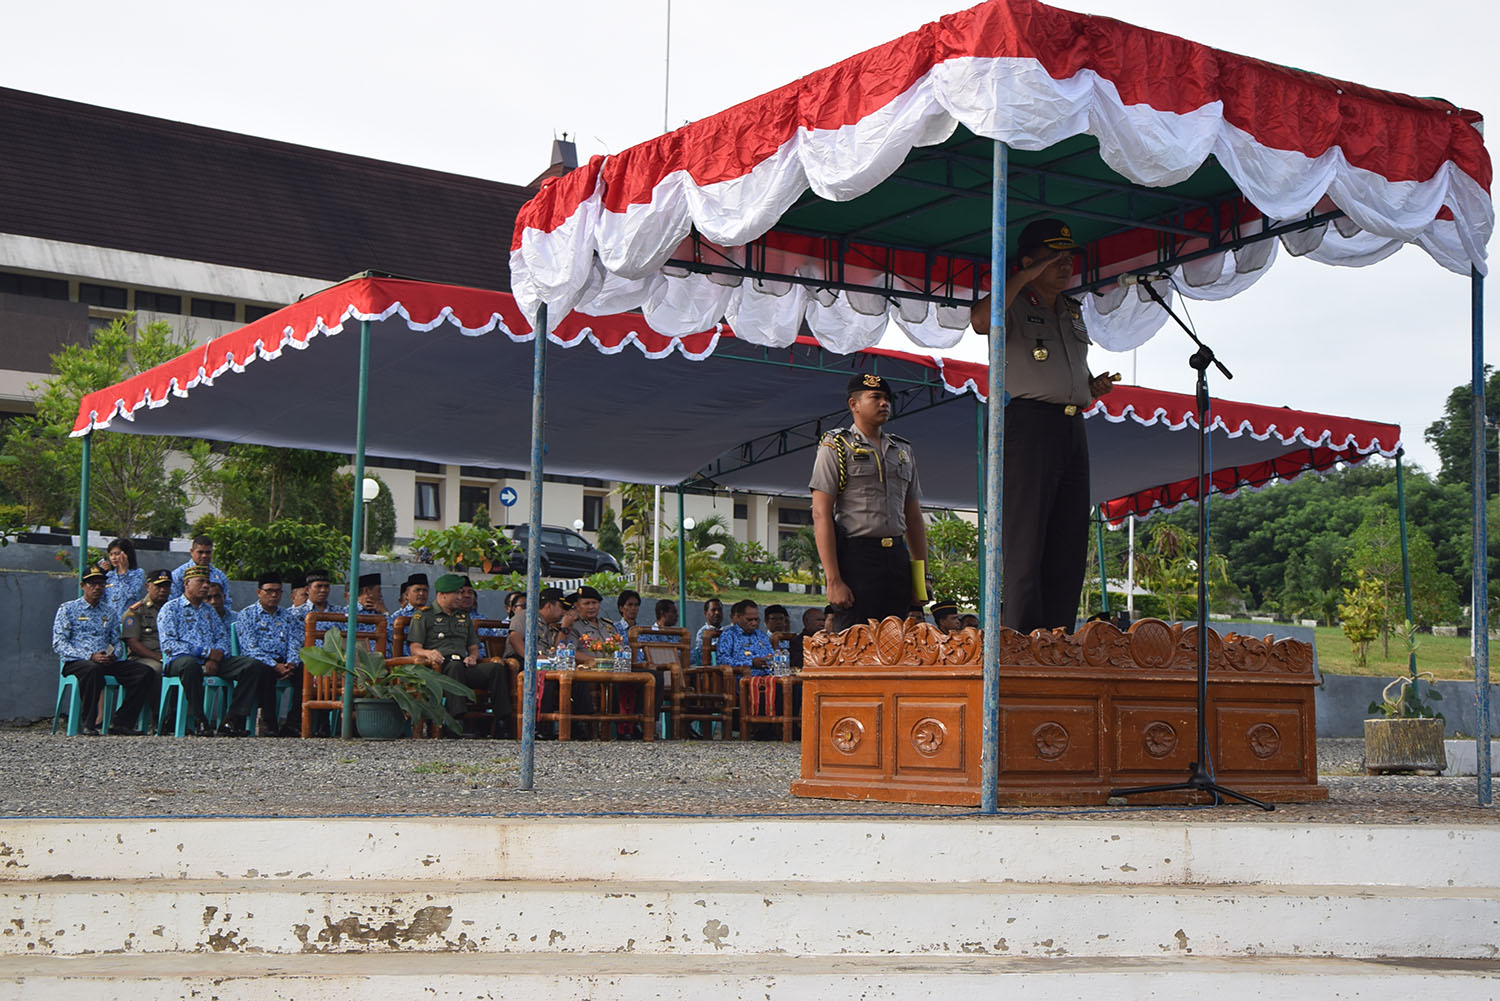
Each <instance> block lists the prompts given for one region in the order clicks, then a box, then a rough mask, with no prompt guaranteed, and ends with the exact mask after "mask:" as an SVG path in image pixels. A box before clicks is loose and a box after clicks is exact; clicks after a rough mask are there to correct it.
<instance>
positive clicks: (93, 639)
mask: <svg viewBox="0 0 1500 1001" xmlns="http://www.w3.org/2000/svg"><path fill="white" fill-rule="evenodd" d="M107 580H108V578H107V577H106V576H105V573H104V571H103V570H100V569H99V568H98V567H90V568H89V569H88V570H86V571H84V574H83V577H82V578H81V580H80V583H81V584H82V586H83V597H81V598H74V599H73V600H72V601H68V602H64V603H63V605H62V606H61V607H60V608H58V610H57V615H56V616H54V617H53V619H52V652H53V653H55V654H57V655H58V657H60V658H62V661H63V665H62V673H63V674H64V675H65V676H68V677H75V678H77V679H78V695H79V698H80V699H81V700H82V703H83V709H82V713H83V719H82V720H81V721H80V725H81V727H82V728H83V732H84V733H87V734H93V735H97V734H98V733H99V722H98V717H97V715H96V714H97V712H98V709H99V699H100V697H101V696H102V695H103V694H104V678H105V676H106V675H113V676H114V678H115V680H116V681H118V682H119V683H120V684H121V685H122V686H123V687H124V689H125V701H124V702H123V703H121V705H120V708H119V710H118V711H117V712H116V713H115V717H114V722H113V723H111V724H110V727H109V732H110V733H112V734H115V735H117V736H136V735H138V734H139V732H140V731H138V730H136V729H135V720H136V719H137V717H139V716H140V714H141V709H142V708H143V707H144V706H145V705H146V700H147V699H151V700H154V699H155V698H156V693H157V686H158V684H159V683H160V679H159V678H158V677H157V675H156V672H155V671H153V670H152V669H151V668H149V667H147V666H146V665H145V664H140V663H137V662H136V661H133V660H120V659H119V658H117V657H116V656H115V644H116V643H117V642H119V639H120V620H119V618H118V617H116V615H115V613H114V611H113V610H112V609H111V608H110V607H109V606H108V605H106V604H105V603H104V585H105V583H106V582H107Z"/></svg>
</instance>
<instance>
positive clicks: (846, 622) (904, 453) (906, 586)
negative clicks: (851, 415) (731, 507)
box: [810, 380, 922, 632]
mask: <svg viewBox="0 0 1500 1001" xmlns="http://www.w3.org/2000/svg"><path fill="white" fill-rule="evenodd" d="M880 383H881V384H882V385H883V384H884V380H880ZM870 388H877V387H875V386H872V387H870ZM887 391H889V390H887ZM810 486H811V488H812V489H814V490H821V491H823V492H824V493H826V494H830V495H832V496H833V498H834V502H833V520H834V525H835V528H836V529H837V535H838V561H839V573H840V574H841V575H842V576H843V578H844V581H845V582H846V583H847V584H848V585H849V589H850V590H851V591H853V592H854V604H853V605H851V606H850V607H849V608H838V609H835V610H834V612H833V615H832V618H831V621H830V622H829V624H828V626H827V629H828V630H829V631H830V632H838V631H840V630H843V629H847V628H849V627H850V626H852V625H855V624H856V623H861V622H866V621H868V620H870V619H876V620H880V619H884V618H885V617H886V616H890V615H895V616H898V617H904V616H905V615H906V613H907V611H908V610H909V609H910V608H911V603H912V584H911V557H910V554H909V553H908V552H907V549H906V502H907V499H908V498H911V497H914V498H916V499H917V500H918V501H920V500H921V497H922V489H921V485H920V483H919V481H918V479H917V457H916V453H915V451H914V450H913V449H912V446H911V442H909V441H907V440H906V439H905V438H902V437H901V436H900V435H894V434H891V433H889V432H885V433H883V434H881V436H880V443H879V444H878V445H877V444H875V443H874V442H871V441H870V440H869V439H867V438H866V437H865V436H864V435H863V434H861V433H860V432H859V429H858V428H854V427H848V428H839V429H838V430H836V431H830V432H828V433H827V434H825V435H824V436H823V438H822V440H821V441H820V442H819V443H818V454H817V457H816V458H815V459H814V460H813V472H812V481H811V483H810Z"/></svg>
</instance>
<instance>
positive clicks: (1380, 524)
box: [1349, 507, 1458, 658]
mask: <svg viewBox="0 0 1500 1001" xmlns="http://www.w3.org/2000/svg"><path fill="white" fill-rule="evenodd" d="M1407 557H1408V560H1409V562H1410V563H1411V596H1412V615H1413V617H1414V618H1415V620H1416V622H1417V624H1418V625H1420V626H1428V627H1430V626H1431V625H1432V624H1433V623H1434V622H1438V621H1442V620H1443V619H1446V618H1452V617H1455V616H1456V615H1457V612H1458V607H1457V600H1456V598H1455V597H1454V595H1453V582H1452V581H1451V580H1449V579H1448V578H1445V577H1443V575H1442V574H1440V573H1438V570H1437V565H1436V559H1435V557H1434V554H1433V548H1432V543H1431V542H1430V541H1429V540H1428V538H1427V536H1426V535H1425V534H1424V533H1422V532H1420V531H1414V530H1412V529H1411V526H1408V531H1407ZM1349 569H1350V570H1352V571H1353V572H1354V573H1355V574H1356V576H1358V577H1362V578H1364V579H1366V580H1368V581H1370V582H1371V585H1372V586H1373V587H1374V589H1375V591H1376V592H1377V593H1378V594H1379V596H1380V601H1379V604H1378V606H1377V608H1376V612H1377V620H1376V625H1377V628H1378V629H1379V631H1380V640H1381V655H1382V656H1384V657H1387V658H1389V657H1390V655H1391V646H1390V638H1391V630H1392V629H1393V628H1395V627H1397V626H1399V625H1400V624H1401V623H1402V622H1404V621H1405V620H1406V602H1405V588H1404V586H1403V580H1402V576H1403V575H1402V571H1401V526H1400V525H1399V524H1398V523H1397V520H1396V515H1395V513H1394V512H1393V511H1391V509H1390V508H1387V507H1372V508H1371V509H1370V510H1369V512H1368V513H1367V514H1366V515H1365V519H1364V521H1363V522H1361V523H1360V526H1359V528H1358V529H1356V530H1355V532H1354V535H1353V537H1352V538H1351V539H1350V555H1349Z"/></svg>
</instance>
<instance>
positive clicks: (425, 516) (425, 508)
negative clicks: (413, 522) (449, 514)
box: [412, 480, 443, 521]
mask: <svg viewBox="0 0 1500 1001" xmlns="http://www.w3.org/2000/svg"><path fill="white" fill-rule="evenodd" d="M442 516H443V509H442V507H441V506H440V505H439V504H438V485H437V484H436V483H423V482H422V481H421V480H418V481H417V509H416V511H415V512H414V514H413V515H412V517H414V518H416V519H417V520H418V521H437V520H438V519H440V518H441V517H442Z"/></svg>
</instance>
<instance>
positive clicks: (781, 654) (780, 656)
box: [771, 647, 792, 678]
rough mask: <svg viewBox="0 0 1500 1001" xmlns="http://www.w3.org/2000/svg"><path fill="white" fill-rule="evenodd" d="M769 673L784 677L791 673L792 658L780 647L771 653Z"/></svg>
mask: <svg viewBox="0 0 1500 1001" xmlns="http://www.w3.org/2000/svg"><path fill="white" fill-rule="evenodd" d="M771 673H772V674H773V675H775V676H776V677H778V678H784V677H786V676H787V675H789V674H791V673H792V659H791V657H790V656H789V655H788V654H787V651H786V650H784V649H782V648H780V647H778V648H777V649H776V652H775V653H773V654H772V655H771Z"/></svg>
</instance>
